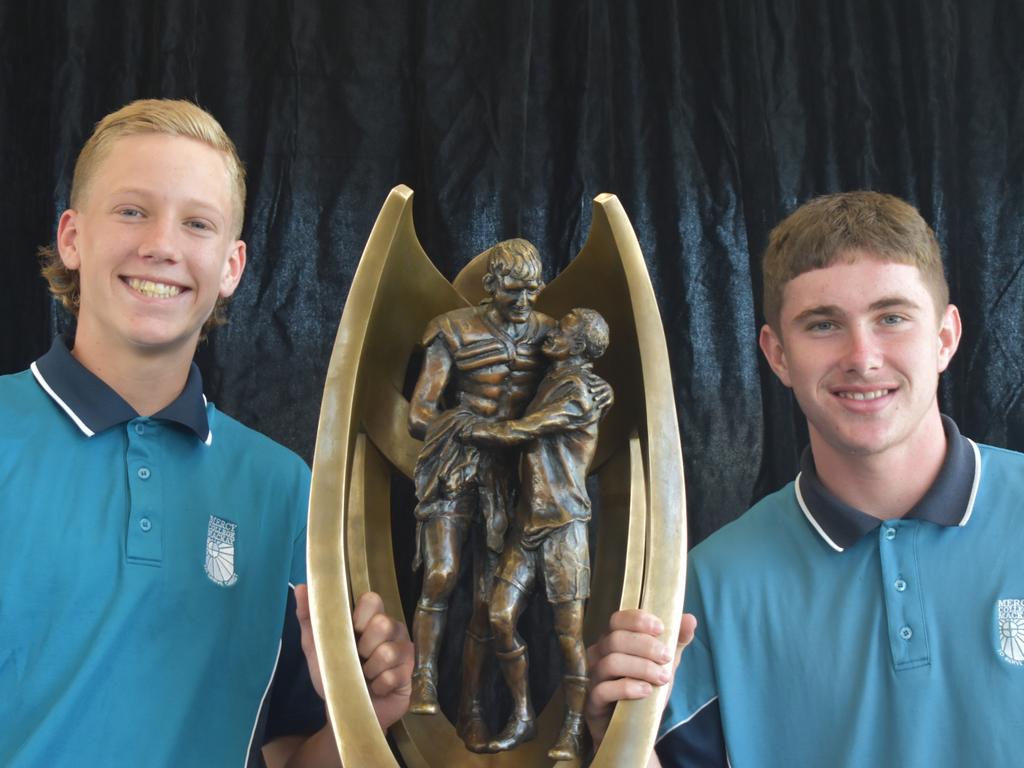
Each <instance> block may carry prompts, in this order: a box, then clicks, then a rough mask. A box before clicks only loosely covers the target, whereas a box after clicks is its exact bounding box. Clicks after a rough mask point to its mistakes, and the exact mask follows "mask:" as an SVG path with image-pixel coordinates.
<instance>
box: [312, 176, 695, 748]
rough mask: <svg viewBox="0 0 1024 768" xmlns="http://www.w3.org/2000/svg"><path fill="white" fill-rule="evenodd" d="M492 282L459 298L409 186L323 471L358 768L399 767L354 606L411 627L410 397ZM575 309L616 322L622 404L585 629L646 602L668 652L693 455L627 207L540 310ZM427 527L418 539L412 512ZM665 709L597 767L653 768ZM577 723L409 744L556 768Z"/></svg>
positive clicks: (317, 568) (636, 723)
mask: <svg viewBox="0 0 1024 768" xmlns="http://www.w3.org/2000/svg"><path fill="white" fill-rule="evenodd" d="M483 270H484V255H483V254H482V255H481V256H478V257H477V258H475V259H473V260H472V261H471V262H470V263H469V264H468V265H467V266H466V268H465V269H464V270H463V271H462V272H461V273H460V274H459V276H458V277H457V278H456V280H455V282H454V285H453V284H451V283H449V282H448V281H447V280H445V278H444V277H443V276H442V275H441V274H440V273H439V272H438V271H437V270H436V269H435V268H434V266H433V265H432V264H431V262H430V260H429V258H427V255H426V254H425V253H424V252H423V249H422V247H421V246H420V244H419V241H418V240H417V238H416V233H415V229H414V226H413V219H412V191H411V190H410V189H409V188H408V187H404V186H399V187H396V188H395V189H394V190H392V191H391V193H390V195H389V196H388V199H387V200H386V201H385V203H384V206H383V208H382V209H381V212H380V215H379V216H378V218H377V222H376V223H375V225H374V228H373V231H372V233H371V234H370V238H369V240H368V242H367V245H366V248H365V250H364V252H363V256H362V260H361V261H360V264H359V268H358V270H357V271H356V275H355V278H354V280H353V283H352V286H351V289H350V291H349V295H348V300H347V301H346V304H345V310H344V313H343V315H342V319H341V325H340V327H339V329H338V335H337V338H336V341H335V345H334V352H333V355H332V358H331V363H330V367H329V369H328V376H327V382H326V384H325V387H324V396H323V404H322V407H321V413H320V424H319V431H318V434H317V443H316V453H315V456H314V461H313V485H312V492H311V496H310V519H309V544H308V562H309V581H310V602H311V611H312V619H313V631H314V633H315V634H316V637H317V650H318V653H319V655H320V662H321V669H322V670H323V676H324V686H325V694H326V698H327V704H328V710H329V713H330V718H331V722H332V725H333V727H334V732H335V735H336V738H337V739H338V745H339V749H340V750H341V754H342V759H343V761H345V764H346V765H367V766H375V767H376V766H397V763H396V761H395V759H394V757H393V756H392V754H391V751H390V749H389V748H388V745H387V742H386V740H385V738H384V735H383V733H382V732H381V731H380V729H379V728H378V727H377V724H376V719H375V716H374V713H373V709H372V706H371V703H370V698H369V694H368V693H367V691H366V686H365V683H364V682H363V677H362V671H361V664H360V659H359V656H358V653H357V651H356V647H355V638H354V632H353V627H352V621H351V605H352V601H353V596H355V595H358V594H360V593H362V592H363V591H365V590H367V589H373V590H374V591H376V592H379V593H380V594H381V596H382V597H383V599H384V603H385V606H386V609H387V611H388V612H389V613H390V614H391V615H392V616H402V615H403V610H402V605H401V600H400V597H399V592H398V586H397V580H396V577H395V567H396V565H395V562H394V557H393V554H392V553H393V549H392V544H391V509H390V498H389V494H390V477H391V475H392V474H393V473H394V472H395V471H397V472H400V473H401V474H403V475H405V476H406V477H411V476H412V473H413V468H414V466H415V461H416V456H417V455H418V453H419V450H420V443H419V442H418V441H416V440H414V439H413V438H411V437H410V436H409V434H408V430H407V427H406V421H407V416H408V402H407V401H406V399H405V398H404V396H403V395H402V386H403V382H404V380H405V377H406V374H407V367H408V364H409V360H410V356H411V355H412V353H413V351H414V350H415V348H416V346H417V344H418V343H419V341H420V335H421V333H422V331H423V328H424V327H425V325H426V324H427V322H428V321H429V320H430V319H431V318H433V317H435V316H437V315H439V314H441V313H443V312H446V311H448V310H451V309H455V308H457V307H460V306H466V305H467V304H471V303H472V304H475V303H477V302H478V301H479V300H480V299H481V298H482V297H483V291H482V288H481V277H482V275H483ZM574 306H586V307H590V308H593V309H596V310H598V311H599V312H601V313H602V314H603V315H604V317H605V318H606V319H607V320H608V323H609V325H610V326H611V328H612V343H611V346H610V347H609V350H608V352H607V353H606V354H605V356H604V358H602V359H601V360H600V361H599V363H600V364H599V366H598V372H599V373H600V375H601V376H602V377H604V378H605V379H606V380H608V381H609V382H610V383H611V385H612V387H613V388H614V390H615V393H616V405H615V407H614V408H613V409H612V410H611V412H610V413H609V415H608V418H607V419H606V421H605V423H604V424H603V425H602V428H601V433H600V443H599V446H598V455H597V458H596V460H595V462H594V465H593V470H594V471H596V472H597V475H598V478H599V481H600V487H601V508H602V513H601V515H602V516H601V522H600V527H599V529H598V531H597V537H596V552H595V562H594V570H593V573H594V578H593V588H592V597H591V600H590V605H589V608H588V613H587V620H586V626H585V633H586V635H587V638H588V641H590V640H593V639H594V638H595V637H596V636H597V634H599V633H600V631H601V629H602V627H603V625H604V624H605V623H606V622H607V618H608V615H609V614H610V613H611V612H612V611H613V610H615V609H616V608H618V607H635V606H637V605H641V606H642V607H644V608H646V609H648V610H651V611H653V612H654V613H656V614H657V615H659V616H660V617H661V618H662V620H663V621H664V622H665V626H666V637H665V638H663V639H666V641H668V640H667V639H668V638H671V637H674V636H675V633H676V632H677V631H678V625H679V616H680V613H681V610H682V597H683V579H684V573H685V567H684V563H685V552H686V516H685V502H684V497H683V475H682V456H681V453H680V448H679V434H678V429H677V426H676V424H677V422H676V416H675V406H674V399H673V395H672V387H671V379H670V376H669V368H668V356H667V352H666V350H665V344H664V334H663V330H662V326H661V319H660V316H659V314H658V309H657V306H656V304H655V300H654V293H653V290H652V288H651V284H650V280H649V278H648V276H647V271H646V267H645V265H644V262H643V257H642V255H641V253H640V248H639V244H638V243H637V240H636V236H635V234H634V233H633V230H632V228H631V227H630V225H629V221H628V219H627V218H626V215H625V212H624V211H623V210H622V206H621V205H620V204H619V202H618V200H617V199H616V198H615V197H614V196H613V195H601V196H600V197H598V198H597V200H596V201H595V206H594V221H593V225H592V227H591V232H590V236H589V238H588V240H587V243H586V245H585V246H584V248H583V250H582V251H581V252H580V254H579V255H578V256H577V258H576V259H575V260H574V261H573V262H572V264H570V265H569V267H568V268H566V269H565V270H564V271H563V273H562V274H561V275H559V276H558V278H556V279H555V280H553V281H552V282H551V284H550V285H549V286H548V287H547V288H545V290H544V292H543V293H542V294H541V296H540V298H539V300H538V309H541V310H542V311H544V312H547V313H548V314H551V315H554V316H560V315H562V314H564V312H566V311H568V310H569V309H571V308H572V307H574ZM409 519H410V525H411V524H412V512H411V510H410V511H409ZM623 542H625V546H623ZM402 567H405V566H404V565H403V566H402ZM668 642H671V641H668ZM661 703H662V702H661V701H660V700H656V699H655V698H654V697H652V698H651V699H650V700H649V701H644V702H631V703H628V704H623V705H622V706H620V707H619V708H618V711H617V712H616V714H615V717H614V718H613V720H612V723H611V726H610V728H609V731H608V735H607V737H606V739H605V741H604V743H603V745H602V747H601V749H600V751H599V752H598V754H597V756H596V758H595V762H594V765H597V766H607V767H609V768H610V767H611V766H624V765H642V764H643V762H644V760H645V759H646V755H647V754H648V753H649V751H650V749H651V747H652V745H653V742H654V736H655V731H656V728H657V724H658V712H660V710H661V706H660V705H661ZM561 709H562V700H561V696H560V694H556V695H555V696H554V697H553V698H552V700H551V701H550V702H549V703H548V706H547V707H546V708H545V710H544V712H543V713H542V714H541V716H540V717H539V718H538V727H539V733H538V736H537V738H536V739H535V740H534V741H532V742H528V743H526V744H523V745H521V746H520V747H518V748H517V749H516V750H514V751H512V752H507V753H500V754H495V755H478V754H473V753H471V752H468V751H466V749H465V748H464V746H463V745H462V742H461V740H460V739H459V738H458V736H457V735H456V734H455V728H454V726H453V725H452V724H451V723H450V722H449V721H448V720H447V719H446V718H445V717H444V716H443V715H437V716H433V717H423V716H409V717H406V718H405V719H404V720H403V721H402V722H401V723H399V724H397V725H396V726H395V727H394V728H393V731H392V732H393V735H394V737H395V740H396V742H397V743H398V745H399V748H400V749H401V751H402V756H403V758H404V760H405V762H406V764H407V765H408V766H409V767H410V768H442V767H444V768H459V767H462V766H465V767H467V768H468V767H469V766H495V767H497V768H513V767H515V768H520V767H521V768H527V767H528V766H545V767H546V766H551V765H553V763H552V761H551V760H550V759H548V758H547V755H546V750H547V748H548V746H549V745H550V743H551V742H552V741H553V739H554V735H555V733H556V732H557V730H558V726H559V723H560V720H561ZM560 765H563V766H567V767H568V766H571V765H572V764H571V763H561V764H560Z"/></svg>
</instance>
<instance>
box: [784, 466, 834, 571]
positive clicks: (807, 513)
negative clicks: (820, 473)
mask: <svg viewBox="0 0 1024 768" xmlns="http://www.w3.org/2000/svg"><path fill="white" fill-rule="evenodd" d="M803 475H804V473H803V472H801V473H800V474H798V475H797V476H796V480H795V481H794V482H793V488H794V490H796V502H797V504H799V505H800V509H801V511H803V513H804V517H806V518H807V522H809V523H810V524H811V525H813V526H814V530H816V531H817V532H818V535H819V536H821V538H823V539H824V540H825V543H826V544H828V545H829V546H830V547H832V549H834V550H835V551H836V552H842V551H843V548H842V547H840V546H839V545H838V544H836V543H835V542H834V541H832V539H830V538H829V535H828V534H827V533H825V529H824V528H822V527H821V526H820V525H818V521H817V520H815V519H814V515H812V514H811V510H809V509H808V508H807V504H806V502H804V495H803V494H802V493H800V478H801V477H803Z"/></svg>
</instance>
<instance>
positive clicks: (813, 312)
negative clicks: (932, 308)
mask: <svg viewBox="0 0 1024 768" xmlns="http://www.w3.org/2000/svg"><path fill="white" fill-rule="evenodd" d="M920 308H921V305H920V304H918V303H917V302H916V301H911V300H910V299H908V298H907V297H906V296H883V297H882V298H880V299H878V300H877V301H873V302H871V304H870V305H869V306H868V311H869V312H878V311H879V310H881V309H920ZM846 314H847V313H846V312H845V311H844V310H842V309H840V308H839V307H838V306H836V305H835V304H819V305H818V306H816V307H808V308H807V309H805V310H804V311H803V312H801V313H800V314H798V315H797V316H796V317H794V318H793V322H794V323H801V322H803V321H805V320H809V319H810V318H812V317H843V316H845V315H846Z"/></svg>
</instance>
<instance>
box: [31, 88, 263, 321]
mask: <svg viewBox="0 0 1024 768" xmlns="http://www.w3.org/2000/svg"><path fill="white" fill-rule="evenodd" d="M148 134H162V135H166V136H180V137H182V138H186V139H194V140H195V141H199V142H202V143H203V144H205V145H207V146H208V147H211V148H213V149H215V150H217V151H219V152H220V153H221V155H222V156H223V158H224V165H225V166H226V168H227V173H228V180H229V183H230V187H231V218H232V221H231V224H232V226H233V228H234V237H235V238H237V237H238V236H239V235H240V234H241V232H242V222H243V219H244V216H245V168H244V167H243V165H242V161H241V159H240V158H239V157H238V151H237V150H236V149H235V144H234V142H232V141H231V139H230V138H228V135H227V134H226V133H225V132H224V129H223V128H222V127H221V125H220V123H218V122H217V120H216V119H215V118H214V117H213V115H211V114H210V113H209V112H207V111H206V110H204V109H202V108H200V107H198V106H196V105H195V104H193V103H192V102H190V101H184V100H175V99H139V100H137V101H133V102H132V103H130V104H127V105H125V106H124V107H121V109H119V110H117V111H116V112H111V113H110V114H109V115H107V116H106V117H104V118H103V119H102V120H100V121H99V122H98V123H96V127H95V129H94V130H93V132H92V135H91V136H90V137H89V139H88V141H86V142H85V146H83V147H82V151H81V152H80V153H79V154H78V159H77V160H76V161H75V172H74V176H73V177H72V180H71V201H70V203H71V208H79V207H80V206H81V204H82V202H83V201H84V199H85V196H86V195H87V194H88V191H89V184H90V183H91V182H92V180H93V177H94V176H95V175H96V169H97V168H99V166H100V164H101V163H102V162H103V161H104V160H105V159H106V158H107V156H108V155H109V154H110V152H111V149H112V148H113V146H114V144H115V143H116V142H117V141H118V140H119V139H123V138H125V137H126V136H144V135H148ZM39 257H40V260H41V262H42V273H43V277H45V278H46V281H47V283H48V284H49V287H50V293H51V294H52V295H53V296H54V298H56V299H57V300H58V301H59V302H60V303H61V304H62V305H63V306H64V308H65V309H67V310H68V311H69V312H71V314H73V315H74V316H75V317H77V316H78V306H79V303H80V301H81V286H80V282H79V276H78V271H77V270H72V269H68V268H67V267H66V266H64V262H63V261H61V258H60V253H59V252H58V251H57V248H56V246H55V245H49V246H44V247H43V248H40V249H39ZM226 304H227V300H226V299H223V298H218V299H217V303H216V305H215V306H214V308H213V313H212V314H211V315H210V317H209V318H208V319H207V321H206V324H205V325H204V326H203V333H204V335H205V333H206V331H208V330H209V329H210V328H212V327H214V326H217V325H221V324H222V323H224V322H225V313H224V308H225V306H226Z"/></svg>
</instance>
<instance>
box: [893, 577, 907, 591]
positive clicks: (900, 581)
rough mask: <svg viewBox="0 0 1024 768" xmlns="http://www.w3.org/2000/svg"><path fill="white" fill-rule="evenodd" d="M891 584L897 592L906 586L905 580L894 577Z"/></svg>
mask: <svg viewBox="0 0 1024 768" xmlns="http://www.w3.org/2000/svg"><path fill="white" fill-rule="evenodd" d="M892 585H893V586H894V587H895V588H896V591H897V592H903V591H904V590H905V589H906V588H907V582H905V581H904V580H903V579H896V581H894V582H893V584H892Z"/></svg>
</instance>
